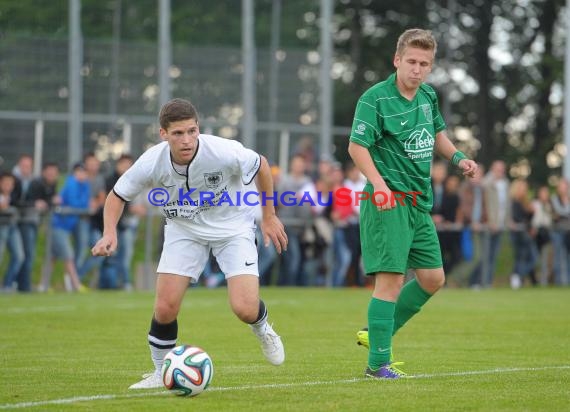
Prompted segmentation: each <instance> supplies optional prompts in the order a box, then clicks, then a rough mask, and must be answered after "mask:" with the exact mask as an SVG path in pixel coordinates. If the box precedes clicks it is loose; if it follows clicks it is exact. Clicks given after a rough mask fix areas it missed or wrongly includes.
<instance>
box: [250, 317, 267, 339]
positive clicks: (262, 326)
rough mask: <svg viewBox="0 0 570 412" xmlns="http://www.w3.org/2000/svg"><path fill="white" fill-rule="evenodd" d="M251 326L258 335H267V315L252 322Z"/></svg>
mask: <svg viewBox="0 0 570 412" xmlns="http://www.w3.org/2000/svg"><path fill="white" fill-rule="evenodd" d="M250 326H251V329H253V332H254V333H255V334H256V335H265V333H266V332H267V327H268V326H269V324H268V323H267V316H266V317H264V318H263V319H261V320H259V321H257V322H256V323H252V324H251V325H250Z"/></svg>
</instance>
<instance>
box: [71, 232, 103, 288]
mask: <svg viewBox="0 0 570 412" xmlns="http://www.w3.org/2000/svg"><path fill="white" fill-rule="evenodd" d="M101 235H102V234H101V231H100V230H99V229H91V233H90V238H91V239H89V240H90V243H89V244H90V245H91V246H95V243H97V241H98V240H99V239H100V238H101ZM104 260H105V256H92V255H91V256H88V257H87V259H85V261H84V262H83V265H82V266H80V267H78V268H77V274H78V276H79V279H81V280H83V278H84V277H85V275H87V274H88V273H89V272H91V271H92V270H93V269H99V268H100V267H101V265H102V264H103V261H104Z"/></svg>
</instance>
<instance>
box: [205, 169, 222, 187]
mask: <svg viewBox="0 0 570 412" xmlns="http://www.w3.org/2000/svg"><path fill="white" fill-rule="evenodd" d="M204 182H205V183H206V187H208V188H210V189H215V188H217V187H218V186H219V185H220V183H222V172H213V173H204Z"/></svg>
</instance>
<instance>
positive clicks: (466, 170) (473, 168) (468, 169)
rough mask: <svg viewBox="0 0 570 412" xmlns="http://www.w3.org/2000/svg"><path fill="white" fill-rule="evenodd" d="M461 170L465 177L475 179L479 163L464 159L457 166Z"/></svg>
mask: <svg viewBox="0 0 570 412" xmlns="http://www.w3.org/2000/svg"><path fill="white" fill-rule="evenodd" d="M457 166H458V167H459V168H460V169H461V170H463V176H467V177H473V176H475V173H477V169H478V168H479V166H477V163H476V162H475V161H473V160H471V159H462V160H460V161H459V164H458V165H457Z"/></svg>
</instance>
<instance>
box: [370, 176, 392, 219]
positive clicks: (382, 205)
mask: <svg viewBox="0 0 570 412" xmlns="http://www.w3.org/2000/svg"><path fill="white" fill-rule="evenodd" d="M372 196H374V204H375V205H376V208H377V209H378V211H379V212H384V211H386V210H390V209H392V208H393V207H394V206H395V204H396V202H395V201H394V194H393V193H392V191H391V190H390V188H389V187H388V186H387V185H386V184H385V183H384V184H381V185H378V186H374V193H373V194H372Z"/></svg>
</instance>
